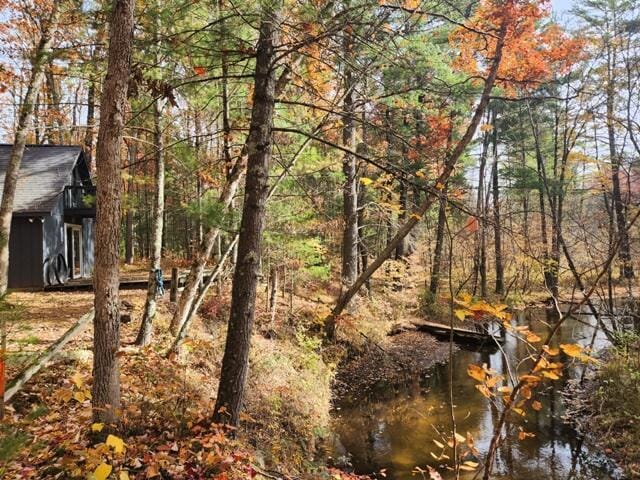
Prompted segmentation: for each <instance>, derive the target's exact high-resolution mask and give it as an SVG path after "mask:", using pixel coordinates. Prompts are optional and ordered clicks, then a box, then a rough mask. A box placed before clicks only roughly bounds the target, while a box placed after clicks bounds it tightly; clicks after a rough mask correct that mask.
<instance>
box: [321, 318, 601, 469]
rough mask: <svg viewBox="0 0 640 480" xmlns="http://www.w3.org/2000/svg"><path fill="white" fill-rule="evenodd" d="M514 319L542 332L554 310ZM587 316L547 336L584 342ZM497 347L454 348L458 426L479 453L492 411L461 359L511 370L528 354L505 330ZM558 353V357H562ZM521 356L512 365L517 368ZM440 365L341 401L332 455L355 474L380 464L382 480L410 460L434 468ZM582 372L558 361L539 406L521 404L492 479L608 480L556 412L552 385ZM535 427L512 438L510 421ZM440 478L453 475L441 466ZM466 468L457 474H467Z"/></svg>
mask: <svg viewBox="0 0 640 480" xmlns="http://www.w3.org/2000/svg"><path fill="white" fill-rule="evenodd" d="M516 321H517V323H519V324H520V325H529V326H530V329H531V330H532V331H534V332H535V333H537V334H538V335H539V336H540V337H542V338H544V337H545V335H546V334H547V333H548V332H549V330H550V329H551V328H552V326H553V324H554V323H555V322H556V321H557V315H555V314H554V312H552V311H549V310H545V309H535V310H530V311H527V312H524V313H522V314H520V315H519V317H518V318H517V319H516ZM594 323H595V322H594V321H593V319H591V318H590V317H587V316H580V318H579V319H570V320H567V321H566V322H565V323H564V324H563V325H562V327H561V329H560V331H559V332H558V334H557V338H556V340H555V342H554V344H555V345H557V344H559V343H571V342H578V343H581V344H583V345H589V344H590V343H591V341H592V337H593V335H594V331H595V330H594V326H593V324H594ZM605 344H606V338H605V337H604V335H601V334H598V335H596V338H595V344H594V345H595V349H596V350H597V349H598V348H601V347H602V346H603V345H605ZM503 350H504V355H503V354H502V353H501V352H500V351H499V350H497V349H496V350H494V351H491V350H488V349H482V350H478V351H472V350H466V349H465V350H460V351H458V352H457V353H456V354H455V357H454V378H453V392H454V398H455V408H454V411H455V414H456V421H457V428H458V431H460V432H462V433H463V434H464V433H465V432H470V433H471V435H473V437H474V439H475V444H476V447H477V448H478V449H479V450H480V452H481V453H484V452H486V451H487V449H488V447H489V441H490V439H491V432H492V431H493V428H494V424H495V422H496V421H497V417H498V414H499V412H498V411H497V409H496V408H494V407H493V406H491V404H490V403H489V402H488V401H487V400H486V399H485V398H484V397H482V395H480V394H479V393H478V391H477V390H476V389H475V383H476V382H475V381H474V380H473V379H471V378H470V377H469V376H468V375H467V373H466V369H467V365H468V364H469V363H475V364H482V363H486V364H487V365H488V366H489V367H491V368H494V369H495V370H497V371H498V372H500V373H502V374H503V375H505V377H506V376H507V375H508V372H507V368H508V367H507V360H506V359H505V356H506V357H507V359H508V361H509V362H508V363H509V364H510V365H511V368H512V369H514V368H516V364H517V362H519V361H521V360H522V359H523V358H525V357H526V356H527V354H528V352H527V348H526V346H525V345H524V344H523V343H521V342H518V341H516V340H515V339H514V338H513V337H511V336H509V337H508V339H507V341H506V342H505V344H504V346H503ZM564 360H566V359H563V361H564ZM526 368H527V362H526V361H525V362H524V363H521V364H520V367H519V370H520V371H522V372H523V371H524V370H525V369H526ZM448 370H449V369H448V366H446V365H440V366H437V367H435V368H434V369H433V370H432V372H431V375H430V376H429V377H428V378H425V379H422V381H420V382H418V381H417V382H415V383H414V384H412V385H408V386H407V388H406V390H404V391H402V392H399V393H398V392H396V393H395V394H394V395H393V396H390V398H385V399H372V400H370V401H368V402H363V403H360V404H358V405H356V406H349V407H346V406H345V407H343V408H341V409H338V410H336V413H335V415H334V422H333V423H334V431H335V432H336V434H337V439H336V454H337V455H348V456H350V457H351V463H352V465H353V467H354V469H355V471H356V472H358V473H373V472H379V471H380V470H382V469H385V473H386V475H387V477H386V478H393V479H396V480H400V479H402V480H404V479H409V478H415V477H414V476H413V475H412V474H411V472H412V470H413V468H414V467H415V466H421V467H422V468H424V467H425V466H426V465H431V466H433V467H438V464H439V462H438V461H437V460H435V459H434V458H433V457H432V456H431V455H430V452H433V453H434V454H435V455H439V453H440V450H439V449H438V447H436V445H435V443H434V442H433V440H434V439H436V440H439V441H442V436H441V435H440V433H439V432H442V433H446V432H447V431H449V430H450V419H449V406H448V403H447V399H448V391H449V374H448ZM581 373H582V366H581V365H576V364H572V363H571V362H570V361H565V366H564V369H563V376H562V377H561V379H560V380H558V381H555V382H545V383H544V384H543V385H541V387H539V389H538V390H537V391H536V392H535V393H534V395H535V398H536V399H537V400H538V401H540V402H541V403H542V405H543V407H542V409H541V410H540V411H537V412H536V411H533V410H528V411H527V414H526V417H525V418H523V419H522V420H520V421H519V425H513V426H512V427H511V430H510V432H509V434H508V435H507V437H506V439H505V441H504V442H503V444H502V447H501V448H500V451H499V452H498V455H497V458H496V462H495V470H494V471H495V473H496V475H495V478H505V479H519V480H528V479H536V480H537V479H551V480H556V479H557V480H560V479H562V480H569V479H575V480H578V479H593V480H598V479H609V478H613V477H611V475H610V474H609V473H607V471H608V469H607V468H606V467H605V466H604V465H603V459H602V457H601V456H600V455H599V454H598V453H597V452H595V451H593V450H591V449H590V448H589V447H588V446H585V445H583V443H582V441H581V440H580V439H579V438H577V437H576V435H575V432H574V431H573V430H572V429H571V428H570V427H568V426H566V425H565V424H564V423H563V422H562V419H561V418H562V415H563V412H564V408H563V403H562V397H561V395H560V391H561V390H562V389H563V388H564V386H565V385H566V382H567V379H569V378H575V377H576V376H579V375H580V374H581ZM518 426H520V427H522V428H523V429H524V430H525V431H527V432H532V433H535V437H533V438H528V439H526V440H524V441H520V440H518V438H517V427H518ZM441 473H442V475H443V477H444V478H445V479H447V478H453V475H452V474H450V475H447V472H446V471H445V470H441ZM472 477H473V473H467V474H463V475H462V478H472Z"/></svg>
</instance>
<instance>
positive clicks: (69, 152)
mask: <svg viewBox="0 0 640 480" xmlns="http://www.w3.org/2000/svg"><path fill="white" fill-rule="evenodd" d="M11 148H12V145H6V144H5V145H0V194H1V193H2V190H3V189H4V176H5V172H6V170H7V164H8V162H9V156H10V155H11ZM81 155H82V149H81V148H80V147H79V146H63V145H27V146H26V147H25V150H24V157H23V158H22V163H21V165H20V174H19V177H18V185H17V187H16V196H15V200H14V203H13V213H14V214H28V213H31V214H37V213H49V212H51V211H52V210H53V208H54V207H55V206H56V202H57V200H58V195H60V193H61V192H62V191H63V190H64V187H65V186H66V185H68V184H69V181H70V175H71V172H72V171H73V167H74V166H75V165H76V162H77V161H78V159H79V158H80V156H81Z"/></svg>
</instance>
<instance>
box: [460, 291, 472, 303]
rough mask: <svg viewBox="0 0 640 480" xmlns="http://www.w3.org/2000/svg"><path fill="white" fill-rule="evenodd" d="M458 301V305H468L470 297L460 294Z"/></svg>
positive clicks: (466, 294)
mask: <svg viewBox="0 0 640 480" xmlns="http://www.w3.org/2000/svg"><path fill="white" fill-rule="evenodd" d="M458 300H459V301H460V303H469V302H470V301H471V295H469V294H468V293H466V292H465V293H461V294H460V295H459V296H458Z"/></svg>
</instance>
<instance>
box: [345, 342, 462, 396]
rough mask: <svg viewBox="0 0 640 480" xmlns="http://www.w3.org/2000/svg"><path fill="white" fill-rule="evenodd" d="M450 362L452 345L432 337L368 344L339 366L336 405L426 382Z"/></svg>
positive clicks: (351, 354)
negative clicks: (431, 373) (436, 368)
mask: <svg viewBox="0 0 640 480" xmlns="http://www.w3.org/2000/svg"><path fill="white" fill-rule="evenodd" d="M453 348H454V351H455V350H457V347H456V346H454V347H453ZM448 360H449V343H448V342H441V341H439V340H437V339H436V338H435V337H433V336H432V335H430V334H428V333H423V332H416V331H407V332H401V333H399V334H397V335H392V336H388V337H386V338H385V341H384V342H383V343H375V342H372V341H367V342H366V343H365V345H364V346H363V347H361V348H359V349H358V350H357V351H352V352H350V354H349V355H347V356H346V357H345V358H344V359H343V360H342V362H341V363H340V365H339V366H338V368H337V373H336V376H335V379H334V382H333V396H334V405H348V404H350V403H354V402H359V401H362V400H366V399H369V398H372V397H375V396H376V395H377V394H381V393H384V392H386V391H394V390H395V389H396V388H399V387H401V386H404V385H406V384H407V382H408V381H415V380H418V379H420V380H421V379H423V378H424V377H425V376H426V375H428V371H429V370H430V369H431V368H432V367H433V366H434V365H436V364H437V363H444V362H447V361H448Z"/></svg>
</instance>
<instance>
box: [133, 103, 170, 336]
mask: <svg viewBox="0 0 640 480" xmlns="http://www.w3.org/2000/svg"><path fill="white" fill-rule="evenodd" d="M161 120H162V105H161V100H156V101H155V102H154V115H153V139H154V148H155V150H156V151H155V160H156V162H155V163H156V178H155V194H154V198H153V200H154V203H153V236H152V239H151V258H150V259H149V284H148V287H147V300H146V302H145V304H144V313H143V314H142V323H141V324H140V330H139V331H138V338H136V345H139V346H146V345H149V343H151V335H152V334H153V320H154V319H155V317H156V296H157V295H158V278H157V277H158V275H160V273H159V272H162V270H161V263H162V232H163V229H164V143H163V139H162V124H161Z"/></svg>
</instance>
